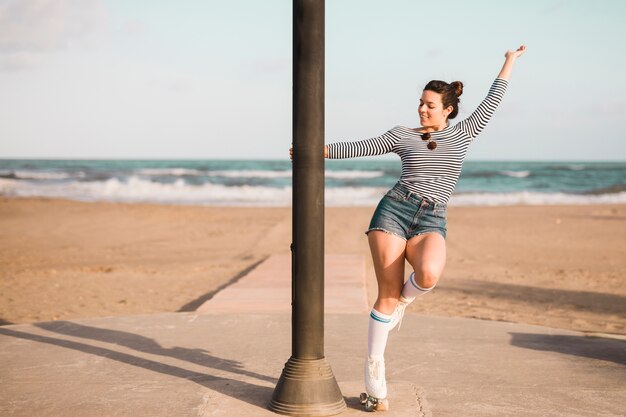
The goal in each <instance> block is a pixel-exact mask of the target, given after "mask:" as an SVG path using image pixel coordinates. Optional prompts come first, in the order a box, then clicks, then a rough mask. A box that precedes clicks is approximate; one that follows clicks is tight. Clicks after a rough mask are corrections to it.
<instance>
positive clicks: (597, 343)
mask: <svg viewBox="0 0 626 417" xmlns="http://www.w3.org/2000/svg"><path fill="white" fill-rule="evenodd" d="M509 334H510V335H511V345H513V346H517V347H521V348H525V349H533V350H543V351H550V352H557V353H563V354H566V355H574V356H581V357H585V358H590V359H598V360H603V361H607V362H614V363H616V364H618V365H626V340H619V339H605V338H599V337H586V336H574V335H558V334H557V335H550V334H535V333H509Z"/></svg>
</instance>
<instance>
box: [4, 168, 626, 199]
mask: <svg viewBox="0 0 626 417" xmlns="http://www.w3.org/2000/svg"><path fill="white" fill-rule="evenodd" d="M399 176H400V161H399V160H376V159H350V160H327V161H326V190H325V199H326V205H328V206H373V205H375V204H376V203H377V202H378V200H379V199H380V197H381V196H382V195H383V194H384V193H385V191H386V190H387V189H389V188H391V187H392V186H393V185H394V184H395V182H396V181H397V179H398V178H399ZM0 195H2V196H8V197H55V198H66V199H72V200H80V201H115V202H148V203H160V204H191V205H221V206H289V205H291V162H290V161H288V160H287V161H265V160H259V161H228V160H26V159H5V160H0ZM624 203H626V162H495V161H490V162H480V161H471V160H469V161H466V162H465V163H464V165H463V172H462V174H461V178H460V180H459V182H458V184H457V187H456V190H455V192H454V194H453V196H452V198H451V200H450V205H451V206H476V205H483V206H494V205H554V204H624Z"/></svg>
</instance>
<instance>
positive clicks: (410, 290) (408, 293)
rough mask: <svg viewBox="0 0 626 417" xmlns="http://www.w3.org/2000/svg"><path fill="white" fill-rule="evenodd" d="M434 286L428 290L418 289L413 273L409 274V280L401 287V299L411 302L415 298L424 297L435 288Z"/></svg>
mask: <svg viewBox="0 0 626 417" xmlns="http://www.w3.org/2000/svg"><path fill="white" fill-rule="evenodd" d="M435 285H437V284H435ZM435 285H433V286H432V287H430V288H422V287H420V286H419V285H418V284H417V282H416V281H415V272H411V275H409V279H407V280H406V282H405V283H404V287H402V297H404V298H405V299H406V300H408V301H413V299H414V298H415V297H419V296H420V295H424V294H426V293H427V292H429V291H430V290H432V289H433V288H435Z"/></svg>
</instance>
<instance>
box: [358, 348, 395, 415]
mask: <svg viewBox="0 0 626 417" xmlns="http://www.w3.org/2000/svg"><path fill="white" fill-rule="evenodd" d="M365 390H366V391H367V392H364V393H362V394H361V396H360V401H361V404H363V405H365V411H386V410H388V409H389V401H387V381H385V359H384V358H382V357H371V356H368V357H367V359H366V360H365Z"/></svg>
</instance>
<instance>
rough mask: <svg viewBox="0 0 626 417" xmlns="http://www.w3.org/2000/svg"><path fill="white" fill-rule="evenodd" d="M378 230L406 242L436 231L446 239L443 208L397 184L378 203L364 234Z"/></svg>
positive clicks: (444, 206) (444, 207)
mask: <svg viewBox="0 0 626 417" xmlns="http://www.w3.org/2000/svg"><path fill="white" fill-rule="evenodd" d="M373 230H381V231H383V232H387V233H391V234H393V235H396V236H399V237H401V238H402V239H405V240H409V239H410V238H412V237H415V236H418V235H421V234H424V233H429V232H436V233H439V234H441V235H442V236H443V238H444V239H445V238H446V205H445V204H441V203H434V202H432V201H428V200H425V199H423V198H421V197H420V196H418V195H417V194H415V193H412V192H410V191H409V190H408V189H407V188H406V187H405V186H403V185H401V184H399V183H398V184H396V185H395V186H394V187H393V188H392V189H391V190H389V191H388V192H387V194H385V196H384V197H383V198H382V200H380V203H378V206H377V207H376V211H374V215H373V216H372V220H371V222H370V225H369V228H368V229H367V231H366V232H365V234H367V233H369V232H371V231H373Z"/></svg>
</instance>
